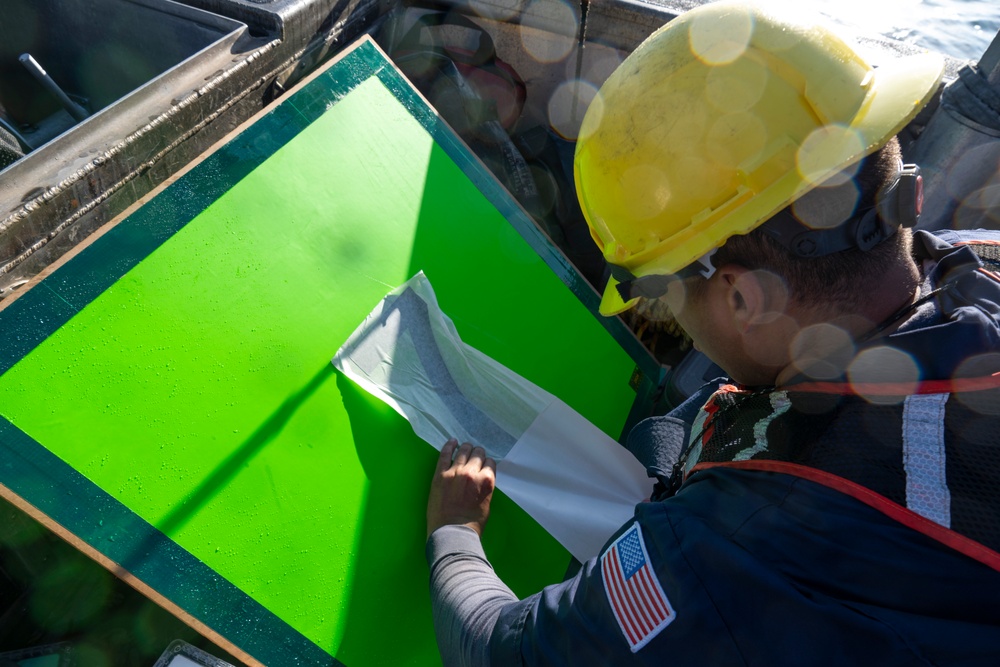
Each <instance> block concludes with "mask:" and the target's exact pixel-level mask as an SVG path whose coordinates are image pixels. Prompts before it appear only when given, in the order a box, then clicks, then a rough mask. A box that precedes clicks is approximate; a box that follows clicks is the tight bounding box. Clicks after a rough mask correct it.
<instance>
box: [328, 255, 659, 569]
mask: <svg viewBox="0 0 1000 667" xmlns="http://www.w3.org/2000/svg"><path fill="white" fill-rule="evenodd" d="M333 364H334V366H336V367H337V368H338V369H339V370H340V371H341V372H343V373H344V374H345V375H347V376H348V377H350V378H351V379H352V380H354V381H355V382H357V383H358V384H359V385H360V386H361V387H363V388H364V389H365V390H366V391H368V392H370V393H371V394H373V395H374V396H377V397H378V398H380V399H382V400H383V401H385V402H386V403H387V404H389V405H391V406H392V407H393V408H394V409H395V410H396V411H397V412H399V414H401V415H403V416H404V417H405V418H406V419H407V420H409V422H410V424H411V425H412V426H413V429H414V431H415V432H416V434H417V435H418V436H420V437H421V438H422V439H423V440H425V441H427V442H428V443H429V444H430V445H432V446H433V447H434V448H436V449H441V447H442V445H443V444H444V443H445V441H447V440H448V438H451V437H455V438H457V439H458V440H459V441H460V442H473V443H475V444H478V445H481V446H482V447H483V448H485V449H486V451H487V452H488V453H489V454H490V456H492V457H493V458H494V459H496V460H497V486H498V487H499V488H500V489H501V490H503V492H504V493H505V494H507V495H508V496H509V497H510V498H511V499H512V500H514V502H516V503H517V504H518V505H520V506H521V507H522V508H523V509H524V510H525V511H526V512H527V513H528V514H530V515H531V516H532V517H533V518H534V519H535V520H536V521H538V523H539V524H540V525H541V526H542V527H543V528H545V529H546V530H547V531H548V532H549V533H550V534H551V535H552V536H553V537H555V538H556V539H557V540H559V542H560V543H561V544H562V545H563V546H564V547H566V549H567V550H568V551H569V552H570V553H572V554H573V555H574V556H575V557H576V558H577V559H578V560H581V561H583V560H586V559H588V558H590V557H593V556H596V555H597V553H598V552H599V551H600V548H601V546H602V545H603V544H604V542H605V541H606V540H607V538H608V537H610V536H611V534H612V533H613V532H614V531H615V530H616V529H617V528H618V527H619V526H621V524H623V523H624V522H625V521H627V520H628V519H629V518H630V517H631V516H632V513H633V508H634V506H635V504H636V503H638V502H640V501H642V500H643V499H645V498H646V497H648V496H649V493H650V491H651V490H652V484H653V483H652V481H651V480H650V479H649V478H648V477H647V476H646V472H645V469H644V468H643V467H642V465H640V464H639V462H638V461H636V460H635V458H633V457H632V455H631V454H629V453H628V451H627V450H625V449H624V448H623V447H621V446H620V445H619V444H618V443H617V442H615V441H614V440H612V439H611V438H609V437H608V436H607V435H605V434H604V433H603V432H602V431H600V430H599V429H597V428H596V427H595V426H593V425H592V424H590V422H588V421H587V420H586V419H585V418H583V417H582V416H581V415H579V414H578V413H576V412H575V411H573V410H572V408H570V407H569V406H567V405H566V404H565V403H563V402H562V401H560V400H559V399H558V398H556V397H555V396H553V395H552V394H549V393H548V392H546V391H545V390H543V389H541V388H539V387H537V386H535V385H534V384H532V383H530V382H528V381H527V380H525V379H524V378H522V377H520V376H519V375H517V374H516V373H514V372H512V371H511V370H510V369H508V368H506V367H504V366H503V365H501V364H499V363H497V362H496V361H494V360H493V359H491V358H489V357H487V356H486V355H484V354H482V353H481V352H479V351H478V350H476V349H474V348H472V347H470V346H468V345H466V344H465V343H463V342H462V340H461V338H460V337H459V335H458V332H457V331H456V329H455V326H454V324H453V323H452V321H451V320H450V319H449V318H448V317H447V316H446V315H445V314H444V313H443V312H442V311H441V309H440V308H439V307H438V304H437V299H436V298H435V295H434V291H433V289H432V288H431V285H430V282H429V281H428V280H427V278H426V277H425V276H424V275H423V273H419V274H417V275H416V276H414V277H413V278H412V279H410V280H409V281H407V282H406V283H405V284H404V285H402V286H400V287H398V288H397V289H395V290H393V291H392V292H391V293H390V294H389V295H387V296H386V297H385V299H383V300H382V302H381V303H379V305H378V306H377V307H376V308H375V309H374V310H373V311H372V312H371V314H370V315H369V316H368V317H367V318H366V319H365V321H364V322H362V323H361V325H360V326H359V327H358V328H357V330H355V332H354V333H353V334H351V336H350V337H349V338H348V339H347V342H345V343H344V345H343V347H341V349H340V350H339V351H338V352H337V354H336V356H334V358H333Z"/></svg>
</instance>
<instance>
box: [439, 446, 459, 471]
mask: <svg viewBox="0 0 1000 667" xmlns="http://www.w3.org/2000/svg"><path fill="white" fill-rule="evenodd" d="M456 447H458V440H456V439H455V438H452V439H451V440H449V441H448V442H446V443H444V446H443V447H441V455H440V456H438V462H437V470H436V473H437V474H438V475H440V474H441V473H443V472H444V471H445V470H447V469H448V468H450V467H451V460H452V458H453V457H454V456H455V448H456Z"/></svg>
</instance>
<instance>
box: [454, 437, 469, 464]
mask: <svg viewBox="0 0 1000 667" xmlns="http://www.w3.org/2000/svg"><path fill="white" fill-rule="evenodd" d="M471 452H472V444H471V443H468V442H463V443H462V446H461V447H459V448H458V451H457V452H455V458H454V460H453V461H452V466H453V467H456V468H457V467H458V466H464V465H465V464H466V463H468V462H469V454H470V453H471Z"/></svg>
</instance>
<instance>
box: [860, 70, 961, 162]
mask: <svg viewBox="0 0 1000 667" xmlns="http://www.w3.org/2000/svg"><path fill="white" fill-rule="evenodd" d="M943 74H944V58H943V57H942V56H940V55H938V54H936V53H921V54H916V55H910V56H903V57H901V58H896V59H892V60H888V61H886V62H884V63H882V64H881V65H879V66H878V67H876V68H875V70H874V81H873V84H872V90H871V92H870V93H869V95H868V97H869V100H870V101H868V103H867V104H866V105H865V110H864V111H862V112H861V113H859V114H858V115H857V116H856V117H855V119H854V121H853V122H852V123H851V126H850V127H851V129H853V130H855V131H856V132H858V133H859V134H860V135H861V136H862V137H863V138H864V139H865V155H867V154H868V153H871V152H873V151H875V150H876V149H878V148H880V147H881V146H883V145H884V144H885V143H886V142H887V141H888V140H889V139H891V138H892V137H894V136H895V135H896V134H898V133H899V131H900V130H902V129H903V128H904V127H906V125H907V124H908V123H909V122H910V121H911V120H913V118H914V117H915V116H916V115H917V114H918V113H919V112H920V110H921V109H923V108H924V106H926V105H927V103H928V102H929V101H930V100H931V99H932V98H933V97H934V95H935V93H936V92H937V90H938V86H939V84H940V81H941V77H942V76H943ZM861 157H863V156H861Z"/></svg>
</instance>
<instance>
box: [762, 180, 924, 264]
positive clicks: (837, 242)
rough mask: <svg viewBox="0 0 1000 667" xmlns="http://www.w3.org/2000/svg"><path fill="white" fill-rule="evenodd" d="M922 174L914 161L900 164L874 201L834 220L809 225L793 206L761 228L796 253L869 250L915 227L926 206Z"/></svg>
mask: <svg viewBox="0 0 1000 667" xmlns="http://www.w3.org/2000/svg"><path fill="white" fill-rule="evenodd" d="M923 190H924V189H923V177H922V176H921V175H920V167H918V166H917V165H915V164H906V165H904V164H900V166H899V171H898V172H897V173H896V178H895V179H894V180H893V181H892V183H889V184H888V185H886V186H884V187H883V188H882V189H880V190H879V191H878V193H877V194H876V195H875V205H874V206H870V207H867V208H863V209H860V210H856V211H854V212H853V213H852V215H851V217H850V218H848V219H846V220H844V221H841V222H833V223H832V224H829V225H827V224H821V225H815V226H814V225H809V224H807V223H804V222H802V221H801V220H799V218H797V217H796V216H795V214H794V213H792V211H791V209H790V207H786V208H784V209H782V210H781V211H778V213H776V214H775V215H774V216H772V217H771V218H770V219H769V220H768V221H767V222H765V223H764V224H763V225H761V229H762V230H763V231H764V232H765V233H767V234H768V235H769V236H770V237H771V238H773V239H775V240H776V241H778V243H780V244H781V245H782V246H784V247H785V248H787V249H788V251H789V252H791V253H792V254H794V255H795V256H797V257H802V258H810V257H823V256H825V255H832V254H833V253H837V252H842V251H844V250H850V249H852V248H858V249H859V250H862V251H868V250H871V249H872V248H874V247H875V246H876V245H878V244H879V243H881V242H882V241H884V240H886V239H887V238H889V237H891V236H892V235H893V234H895V233H896V231H897V230H899V228H900V227H913V226H914V225H916V224H917V220H918V219H919V217H920V209H921V207H922V206H923V198H924V192H923Z"/></svg>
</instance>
